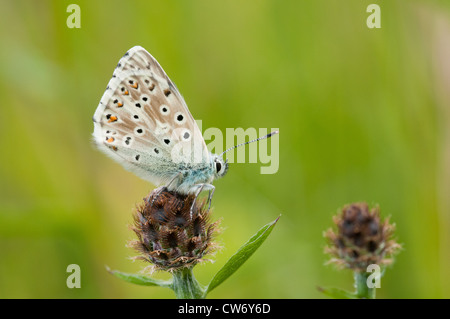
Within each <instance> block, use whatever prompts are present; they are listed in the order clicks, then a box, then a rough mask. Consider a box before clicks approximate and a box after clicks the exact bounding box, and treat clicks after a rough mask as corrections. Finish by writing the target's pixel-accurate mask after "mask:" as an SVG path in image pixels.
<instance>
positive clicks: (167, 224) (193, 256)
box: [129, 188, 218, 271]
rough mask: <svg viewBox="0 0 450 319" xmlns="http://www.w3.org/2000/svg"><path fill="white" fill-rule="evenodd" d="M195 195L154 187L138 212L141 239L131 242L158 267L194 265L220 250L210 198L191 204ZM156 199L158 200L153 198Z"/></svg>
mask: <svg viewBox="0 0 450 319" xmlns="http://www.w3.org/2000/svg"><path fill="white" fill-rule="evenodd" d="M194 198H195V196H194V195H183V194H179V193H176V192H173V191H171V192H169V191H167V189H165V188H159V189H156V190H154V191H153V192H152V193H151V194H150V195H149V198H146V199H144V203H142V204H141V205H140V206H138V207H137V210H136V212H135V214H134V216H133V217H134V225H133V226H132V229H133V231H134V232H135V233H136V235H137V237H138V239H137V240H133V241H131V242H130V243H129V246H130V247H132V248H134V249H136V250H137V251H138V252H139V253H140V255H139V256H137V257H135V259H143V260H145V261H148V262H150V263H152V264H153V268H154V269H156V270H168V271H173V270H176V269H180V268H183V267H193V266H194V265H196V264H197V263H199V262H202V261H204V259H203V258H204V256H206V255H208V254H211V253H213V252H214V251H216V250H217V246H216V245H215V244H214V243H213V242H212V239H213V237H214V235H215V232H216V231H217V226H218V222H215V223H211V222H210V212H209V210H208V209H207V207H208V205H207V204H206V201H201V202H198V201H197V202H196V203H195V204H194V208H193V213H192V216H191V206H192V203H193V201H194ZM153 200H154V201H153Z"/></svg>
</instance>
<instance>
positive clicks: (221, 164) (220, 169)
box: [212, 154, 228, 179]
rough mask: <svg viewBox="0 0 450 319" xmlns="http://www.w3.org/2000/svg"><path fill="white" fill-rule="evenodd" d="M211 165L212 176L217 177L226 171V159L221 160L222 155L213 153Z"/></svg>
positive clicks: (223, 174)
mask: <svg viewBox="0 0 450 319" xmlns="http://www.w3.org/2000/svg"><path fill="white" fill-rule="evenodd" d="M212 165H213V168H214V178H215V179H218V178H221V177H223V176H225V174H226V173H227V172H228V159H227V160H226V161H224V160H223V158H222V156H220V155H216V154H214V157H213V161H212Z"/></svg>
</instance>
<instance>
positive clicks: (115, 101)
mask: <svg viewBox="0 0 450 319" xmlns="http://www.w3.org/2000/svg"><path fill="white" fill-rule="evenodd" d="M93 121H94V133H93V136H94V141H95V143H96V144H97V145H98V147H99V148H100V149H101V150H102V151H103V152H105V153H106V154H107V155H108V156H110V157H112V158H113V159H114V160H116V161H118V162H119V163H120V164H122V165H123V166H124V167H125V168H126V169H128V170H130V171H132V172H134V173H135V174H136V175H137V176H139V177H141V178H143V179H145V180H148V181H150V182H151V183H153V184H154V185H164V186H165V188H167V189H168V190H169V191H176V192H178V193H181V194H195V196H196V197H197V196H198V194H199V193H200V192H201V191H202V190H209V191H210V195H209V201H210V204H211V198H212V195H213V193H214V186H213V185H212V182H213V181H214V180H215V179H218V178H220V177H223V176H224V175H225V174H226V173H227V170H228V162H227V161H224V159H223V157H222V156H223V154H224V153H225V152H227V151H229V150H231V149H233V148H235V147H237V146H240V145H244V144H248V143H250V142H253V141H249V142H246V143H242V144H240V145H236V146H233V147H232V148H229V149H228V150H226V151H225V152H223V153H222V154H220V155H217V154H212V153H211V152H209V151H208V149H207V147H206V143H205V141H204V139H203V136H202V133H201V132H200V129H199V127H198V125H197V123H196V122H195V120H194V118H193V117H192V115H191V113H190V112H189V109H188V107H187V105H186V102H185V101H184V99H183V97H182V96H181V94H180V93H179V91H178V89H177V87H176V86H175V84H174V83H173V82H172V81H171V80H170V79H169V77H168V76H167V74H166V73H165V72H164V70H163V69H162V68H161V66H160V65H159V63H158V62H157V61H156V60H155V59H154V58H153V56H152V55H151V54H150V53H148V52H147V51H146V50H145V49H144V48H142V47H140V46H135V47H133V48H132V49H130V50H129V51H128V52H127V53H126V54H125V55H124V56H123V57H122V58H121V59H120V61H119V63H118V64H117V67H116V69H115V71H114V73H113V76H112V78H111V80H110V81H109V83H108V86H107V87H106V91H105V93H104V94H103V96H102V98H101V100H100V104H99V105H98V107H97V110H96V111H95V114H94V117H93ZM276 133H278V131H275V132H272V133H270V134H268V135H266V136H263V137H260V138H258V139H256V140H254V141H257V140H260V139H263V138H267V137H270V136H272V135H273V134H276Z"/></svg>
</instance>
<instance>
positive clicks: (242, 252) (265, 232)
mask: <svg viewBox="0 0 450 319" xmlns="http://www.w3.org/2000/svg"><path fill="white" fill-rule="evenodd" d="M279 218H280V216H279V217H278V218H277V219H276V220H274V221H273V222H271V223H269V224H267V225H265V226H264V227H262V228H261V229H260V230H259V231H258V232H257V233H256V234H255V235H253V237H252V238H250V240H249V241H248V242H246V243H245V244H244V245H243V246H242V247H241V248H239V250H238V251H237V252H236V253H235V254H234V255H233V256H231V258H230V259H228V261H227V263H226V264H225V265H224V266H223V267H222V268H221V269H220V270H219V271H218V272H217V273H216V274H215V276H214V277H213V279H212V280H211V282H210V283H209V285H208V287H207V289H206V291H205V295H204V296H206V295H207V294H208V293H209V292H210V291H212V290H213V289H214V288H216V287H217V286H218V285H220V284H221V283H222V282H224V281H225V279H227V278H228V277H230V276H231V275H232V274H233V273H234V272H235V271H236V270H237V269H238V268H239V267H240V266H242V264H243V263H245V262H246V261H247V259H248V258H250V256H251V255H252V254H253V253H254V252H255V251H256V250H257V249H258V248H259V246H261V244H262V243H263V242H264V241H265V240H266V238H267V237H268V236H269V235H270V233H271V232H272V230H273V227H274V226H275V224H276V222H277V221H278V219H279Z"/></svg>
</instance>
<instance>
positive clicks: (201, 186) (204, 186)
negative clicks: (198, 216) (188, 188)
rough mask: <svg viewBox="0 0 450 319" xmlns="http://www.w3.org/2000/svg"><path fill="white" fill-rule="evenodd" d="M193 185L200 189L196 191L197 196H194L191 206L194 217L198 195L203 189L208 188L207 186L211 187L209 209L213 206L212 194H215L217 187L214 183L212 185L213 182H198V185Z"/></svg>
mask: <svg viewBox="0 0 450 319" xmlns="http://www.w3.org/2000/svg"><path fill="white" fill-rule="evenodd" d="M193 187H197V188H198V190H197V191H196V192H195V198H194V201H193V202H192V206H191V218H192V215H193V212H194V205H195V202H196V201H197V197H198V195H200V193H201V192H202V191H203V190H206V189H205V188H207V189H209V194H208V201H209V207H208V210H209V209H210V208H211V200H212V195H213V194H214V190H215V189H216V188H215V187H214V185H211V184H196V185H194V186H193Z"/></svg>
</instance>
